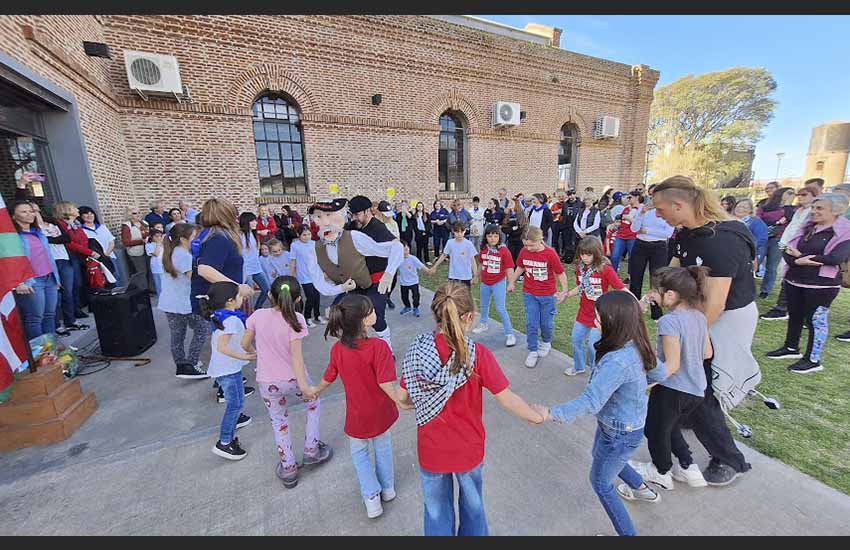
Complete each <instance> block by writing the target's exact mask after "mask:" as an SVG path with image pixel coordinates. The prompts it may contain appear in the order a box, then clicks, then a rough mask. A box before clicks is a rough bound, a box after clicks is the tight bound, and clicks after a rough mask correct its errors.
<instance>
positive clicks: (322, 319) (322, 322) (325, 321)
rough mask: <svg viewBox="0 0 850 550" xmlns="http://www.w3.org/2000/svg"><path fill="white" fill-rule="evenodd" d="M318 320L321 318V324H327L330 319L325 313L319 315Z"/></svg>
mask: <svg viewBox="0 0 850 550" xmlns="http://www.w3.org/2000/svg"><path fill="white" fill-rule="evenodd" d="M318 320H319V324H320V325H327V324H328V319H327V317H325V316H324V315H319V319H318Z"/></svg>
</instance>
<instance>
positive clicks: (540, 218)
mask: <svg viewBox="0 0 850 550" xmlns="http://www.w3.org/2000/svg"><path fill="white" fill-rule="evenodd" d="M554 220H555V217H554V216H553V215H552V211H551V210H549V205H548V204H546V195H544V194H543V193H535V194H534V195H532V196H531V209H529V211H528V225H533V226H535V227H539V228H540V230H541V231H543V239H544V240H545V239H546V237H547V236H548V235H549V228H550V227H552V222H553V221H554Z"/></svg>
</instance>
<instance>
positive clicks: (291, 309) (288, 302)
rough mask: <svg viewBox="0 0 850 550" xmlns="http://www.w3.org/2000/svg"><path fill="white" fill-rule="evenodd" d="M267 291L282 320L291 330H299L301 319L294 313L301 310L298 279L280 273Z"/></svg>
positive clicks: (300, 328) (301, 328)
mask: <svg viewBox="0 0 850 550" xmlns="http://www.w3.org/2000/svg"><path fill="white" fill-rule="evenodd" d="M278 244H280V243H278ZM269 292H270V293H271V295H272V304H273V305H274V307H276V308H277V309H279V310H280V314H281V315H283V320H284V321H286V323H287V324H288V325H289V326H290V327H292V330H294V331H295V332H301V330H303V328H304V327H302V326H301V321H299V320H298V316H297V315H296V314H295V313H296V312H300V310H301V285H300V284H298V279H296V278H295V277H290V276H289V275H281V276H280V277H278V278H277V279H275V280H274V282H273V283H272V287H271V289H270V290H269Z"/></svg>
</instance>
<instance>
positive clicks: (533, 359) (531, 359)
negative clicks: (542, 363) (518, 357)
mask: <svg viewBox="0 0 850 550" xmlns="http://www.w3.org/2000/svg"><path fill="white" fill-rule="evenodd" d="M537 357H538V355H537V352H536V351H532V352H530V353H529V354H528V357H526V358H525V366H526V367H528V368H530V369H533V368H534V367H536V366H537Z"/></svg>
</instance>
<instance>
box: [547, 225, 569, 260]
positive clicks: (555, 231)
mask: <svg viewBox="0 0 850 550" xmlns="http://www.w3.org/2000/svg"><path fill="white" fill-rule="evenodd" d="M550 227H551V229H552V248H553V249H554V250H555V253H556V254H557V255H558V256H560V255H561V249H562V246H561V240H562V235H563V233H564V228H565V227H566V226H565V225H564V224H562V223H558V222H552V225H551V226H550Z"/></svg>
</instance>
